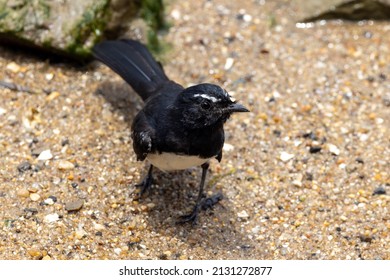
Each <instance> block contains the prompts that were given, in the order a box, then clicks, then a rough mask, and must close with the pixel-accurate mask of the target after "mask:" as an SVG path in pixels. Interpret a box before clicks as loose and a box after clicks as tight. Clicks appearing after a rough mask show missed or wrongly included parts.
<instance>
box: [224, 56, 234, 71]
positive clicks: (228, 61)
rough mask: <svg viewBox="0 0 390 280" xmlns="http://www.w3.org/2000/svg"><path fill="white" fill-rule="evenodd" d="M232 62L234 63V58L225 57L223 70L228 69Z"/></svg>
mask: <svg viewBox="0 0 390 280" xmlns="http://www.w3.org/2000/svg"><path fill="white" fill-rule="evenodd" d="M233 64H234V58H232V57H228V58H227V59H226V62H225V66H224V69H225V71H227V70H230V68H232V67H233Z"/></svg>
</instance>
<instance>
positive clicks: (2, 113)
mask: <svg viewBox="0 0 390 280" xmlns="http://www.w3.org/2000/svg"><path fill="white" fill-rule="evenodd" d="M6 112H7V110H6V109H4V108H2V107H0V116H2V115H4V114H5V113H6Z"/></svg>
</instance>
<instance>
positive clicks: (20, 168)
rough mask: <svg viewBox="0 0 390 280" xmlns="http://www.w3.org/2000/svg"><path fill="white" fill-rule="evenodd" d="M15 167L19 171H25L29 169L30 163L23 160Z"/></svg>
mask: <svg viewBox="0 0 390 280" xmlns="http://www.w3.org/2000/svg"><path fill="white" fill-rule="evenodd" d="M17 169H18V171H19V172H25V171H27V170H30V169H31V164H30V163H29V162H28V161H24V162H22V163H21V164H19V165H18V167H17Z"/></svg>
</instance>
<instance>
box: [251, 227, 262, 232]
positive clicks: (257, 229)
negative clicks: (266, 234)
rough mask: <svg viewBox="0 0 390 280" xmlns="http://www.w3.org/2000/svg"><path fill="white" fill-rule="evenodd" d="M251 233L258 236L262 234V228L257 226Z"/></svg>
mask: <svg viewBox="0 0 390 280" xmlns="http://www.w3.org/2000/svg"><path fill="white" fill-rule="evenodd" d="M251 231H252V233H253V234H258V233H259V232H260V226H255V227H254V228H252V229H251Z"/></svg>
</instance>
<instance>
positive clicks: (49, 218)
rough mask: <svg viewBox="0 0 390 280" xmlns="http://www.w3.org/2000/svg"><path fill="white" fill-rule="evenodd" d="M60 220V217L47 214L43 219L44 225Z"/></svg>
mask: <svg viewBox="0 0 390 280" xmlns="http://www.w3.org/2000/svg"><path fill="white" fill-rule="evenodd" d="M59 219H60V216H59V215H58V214H57V213H53V214H48V215H46V216H45V217H44V218H43V221H44V222H45V223H54V222H57V221H58V220H59Z"/></svg>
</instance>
